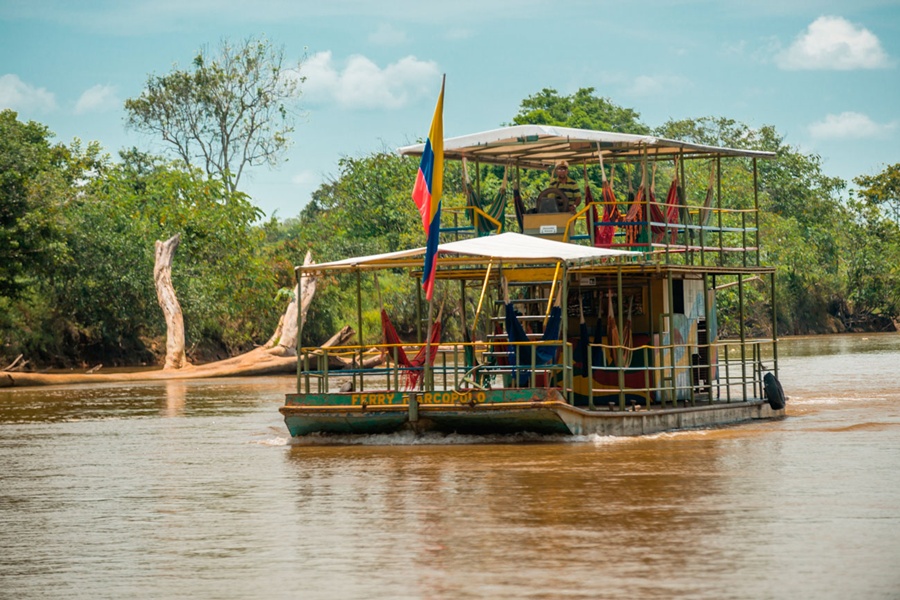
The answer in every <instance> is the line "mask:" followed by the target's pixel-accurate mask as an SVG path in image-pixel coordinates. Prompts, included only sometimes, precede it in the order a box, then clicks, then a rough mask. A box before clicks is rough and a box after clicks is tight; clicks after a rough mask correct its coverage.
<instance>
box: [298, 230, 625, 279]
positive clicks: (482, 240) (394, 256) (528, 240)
mask: <svg viewBox="0 0 900 600" xmlns="http://www.w3.org/2000/svg"><path fill="white" fill-rule="evenodd" d="M424 255H425V248H424V247H423V248H413V249H411V250H400V251H398V252H388V253H386V254H373V255H370V256H358V257H354V258H345V259H343V260H336V261H333V262H327V263H321V264H317V265H307V266H303V267H298V268H300V269H301V270H303V271H324V270H353V269H379V268H383V269H387V268H397V267H408V266H418V267H421V266H422V257H423V256H424ZM641 255H642V253H641V252H631V251H627V250H612V249H609V248H593V247H591V246H580V245H577V244H568V243H565V242H557V241H554V240H547V239H543V238H539V237H533V236H529V235H523V234H521V233H513V232H507V233H501V234H498V235H489V236H485V237H474V238H469V239H466V240H459V241H456V242H448V243H446V244H440V245H439V246H438V257H439V260H438V267H440V258H456V257H458V258H466V257H468V258H475V259H478V260H479V261H481V262H484V260H485V259H487V260H491V259H495V260H503V261H507V262H514V263H522V264H541V263H551V262H563V263H566V264H567V265H577V264H585V263H591V262H599V261H604V260H609V259H616V258H625V257H634V256H641Z"/></svg>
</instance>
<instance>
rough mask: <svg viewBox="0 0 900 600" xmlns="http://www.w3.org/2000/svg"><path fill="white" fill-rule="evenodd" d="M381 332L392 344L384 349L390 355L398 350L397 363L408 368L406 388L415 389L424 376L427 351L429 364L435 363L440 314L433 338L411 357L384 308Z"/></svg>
mask: <svg viewBox="0 0 900 600" xmlns="http://www.w3.org/2000/svg"><path fill="white" fill-rule="evenodd" d="M381 334H382V338H383V339H384V343H385V344H386V345H391V347H390V348H387V347H385V348H383V351H384V352H385V353H387V354H388V355H390V356H394V351H395V350H396V352H397V364H398V365H400V366H401V367H404V368H405V369H406V382H405V387H406V389H407V390H413V389H415V388H416V386H417V385H418V383H419V379H420V378H421V377H422V367H423V366H424V365H425V354H426V353H428V354H429V356H428V359H429V360H428V365H429V366H431V365H433V364H434V359H435V356H436V355H437V347H438V344H439V343H440V341H441V319H440V314H438V318H437V320H436V321H435V322H434V326H433V327H432V329H431V339H430V340H429V342H428V343H427V344H425V345H423V346H422V347H421V348H419V351H418V352H416V355H415V356H414V357H412V358H411V359H410V358H409V357H408V356H407V355H406V352H405V351H404V350H403V346H402V345H401V344H402V343H403V342H402V341H401V340H400V336H399V335H397V330H396V329H394V324H393V323H391V318H390V317H389V316H388V314H387V311H386V310H384V309H383V308H382V309H381ZM394 344H396V345H394Z"/></svg>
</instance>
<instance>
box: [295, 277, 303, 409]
mask: <svg viewBox="0 0 900 600" xmlns="http://www.w3.org/2000/svg"><path fill="white" fill-rule="evenodd" d="M294 278H295V279H296V280H297V393H298V394H300V393H302V392H301V380H302V376H303V364H302V363H301V361H300V357H301V354H300V348H302V347H303V341H302V340H303V314H302V313H303V311H302V310H300V299H301V298H302V297H303V275H302V274H301V273H300V267H294Z"/></svg>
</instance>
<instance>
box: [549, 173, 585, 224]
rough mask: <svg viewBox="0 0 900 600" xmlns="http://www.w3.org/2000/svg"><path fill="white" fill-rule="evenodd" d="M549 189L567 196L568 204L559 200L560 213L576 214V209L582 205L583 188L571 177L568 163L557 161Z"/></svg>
mask: <svg viewBox="0 0 900 600" xmlns="http://www.w3.org/2000/svg"><path fill="white" fill-rule="evenodd" d="M549 187H550V188H556V189H558V190H559V191H561V192H563V193H564V194H565V195H566V199H567V201H568V202H566V203H565V204H564V203H563V201H562V199H558V200H557V205H558V208H559V212H566V211H568V212H575V208H576V207H577V206H578V205H579V204H581V188H580V187H579V186H578V183H576V181H575V180H574V179H572V178H571V177H569V162H568V161H565V160H558V161H556V165H555V166H554V169H553V178H552V179H551V180H550V186H549Z"/></svg>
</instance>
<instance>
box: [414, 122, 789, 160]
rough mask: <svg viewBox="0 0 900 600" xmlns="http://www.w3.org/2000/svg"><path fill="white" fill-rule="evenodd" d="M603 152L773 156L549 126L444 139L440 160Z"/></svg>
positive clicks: (582, 156) (611, 155)
mask: <svg viewBox="0 0 900 600" xmlns="http://www.w3.org/2000/svg"><path fill="white" fill-rule="evenodd" d="M598 147H599V149H601V150H602V151H603V160H604V161H609V162H615V161H616V160H617V159H628V160H634V159H636V158H639V157H640V156H642V155H643V154H644V152H646V153H647V154H648V157H649V158H650V159H651V160H653V159H656V158H659V159H662V158H672V157H673V156H684V157H690V156H694V157H711V156H744V157H751V158H754V157H755V158H772V157H774V156H775V154H774V153H772V152H760V151H754V150H741V149H736V148H719V147H717V146H704V145H702V144H692V143H689V142H679V141H677V140H668V139H665V138H660V137H655V136H652V135H635V134H630V133H615V132H610V131H593V130H590V129H575V128H572V127H554V126H551V125H516V126H514V127H504V128H501V129H492V130H490V131H484V132H481V133H473V134H471V135H464V136H460V137H453V138H445V139H444V157H445V158H447V159H452V160H460V159H462V158H463V157H466V158H468V159H469V160H479V161H481V162H485V163H494V164H511V163H512V164H518V165H522V166H529V167H545V166H549V165H552V164H553V163H554V162H555V161H557V160H560V159H565V160H568V161H570V162H574V163H580V162H582V161H586V162H588V163H590V164H594V163H596V162H597V161H598V156H597V150H598ZM424 148H425V145H424V144H415V145H412V146H404V147H403V148H399V149H398V150H397V152H399V153H400V154H402V155H414V156H415V155H421V154H422V151H423V150H424Z"/></svg>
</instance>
